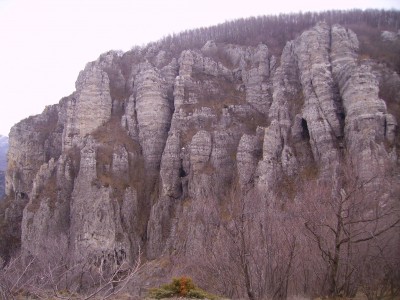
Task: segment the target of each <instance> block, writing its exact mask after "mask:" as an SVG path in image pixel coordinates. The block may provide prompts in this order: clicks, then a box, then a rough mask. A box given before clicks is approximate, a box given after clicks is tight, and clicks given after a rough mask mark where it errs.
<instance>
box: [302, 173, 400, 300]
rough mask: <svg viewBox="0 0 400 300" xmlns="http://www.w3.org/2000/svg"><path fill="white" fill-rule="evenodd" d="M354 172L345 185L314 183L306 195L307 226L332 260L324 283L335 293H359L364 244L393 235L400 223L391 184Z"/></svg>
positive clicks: (311, 235)
mask: <svg viewBox="0 0 400 300" xmlns="http://www.w3.org/2000/svg"><path fill="white" fill-rule="evenodd" d="M349 175H350V176H345V178H346V180H345V182H344V183H342V184H340V185H339V184H337V183H332V182H310V183H308V188H307V193H306V194H305V195H304V196H303V201H304V202H303V204H302V209H303V212H305V213H303V218H304V225H305V228H306V229H307V231H308V233H309V236H310V238H311V239H312V240H313V241H314V243H315V244H316V246H317V248H318V250H319V252H320V255H321V256H322V258H323V259H324V261H325V262H326V263H327V273H326V278H325V280H324V281H323V285H324V286H326V287H327V292H328V294H329V295H330V296H338V295H340V294H345V295H354V294H355V292H356V289H357V283H356V282H355V280H356V276H355V275H356V273H358V271H359V270H358V268H359V265H357V264H356V263H355V262H356V260H357V259H356V257H354V256H355V254H356V253H357V252H358V255H359V250H360V248H359V247H358V246H359V245H364V247H366V246H367V243H368V242H370V241H377V240H378V239H379V238H381V237H382V236H384V235H386V234H389V235H390V234H392V231H393V230H394V229H395V228H397V227H398V225H399V224H400V211H399V203H398V201H396V199H395V197H394V195H393V194H391V193H388V189H387V187H388V185H389V186H390V183H388V182H384V180H383V179H382V178H381V177H373V178H371V179H369V180H364V181H361V180H360V179H359V178H358V176H356V175H355V174H354V173H352V172H350V174H349ZM357 247H358V248H357ZM362 248H363V247H362ZM362 248H361V249H362Z"/></svg>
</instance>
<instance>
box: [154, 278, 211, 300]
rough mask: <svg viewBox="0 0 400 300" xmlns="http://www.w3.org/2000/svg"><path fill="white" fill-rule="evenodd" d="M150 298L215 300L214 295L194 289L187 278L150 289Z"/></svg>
mask: <svg viewBox="0 0 400 300" xmlns="http://www.w3.org/2000/svg"><path fill="white" fill-rule="evenodd" d="M149 296H150V298H155V299H163V298H171V297H186V298H194V299H217V297H216V296H215V295H212V294H209V293H207V292H205V291H204V290H202V289H200V288H198V287H196V286H195V285H194V283H193V281H192V279H191V278H189V277H185V276H182V277H179V278H173V279H172V282H171V283H169V284H164V285H162V286H161V287H159V288H153V289H150V292H149Z"/></svg>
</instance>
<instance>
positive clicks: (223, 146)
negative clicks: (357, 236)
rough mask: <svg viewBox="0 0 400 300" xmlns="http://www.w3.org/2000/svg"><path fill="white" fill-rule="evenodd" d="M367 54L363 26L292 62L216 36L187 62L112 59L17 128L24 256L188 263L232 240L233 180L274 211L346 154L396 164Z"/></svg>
mask: <svg viewBox="0 0 400 300" xmlns="http://www.w3.org/2000/svg"><path fill="white" fill-rule="evenodd" d="M357 49H358V40H357V36H356V35H355V34H354V33H353V32H352V31H351V30H348V29H346V28H344V27H342V26H339V25H335V26H332V27H331V26H328V25H327V24H325V23H320V24H318V25H316V26H315V27H313V28H311V29H309V30H307V31H305V32H304V33H303V34H301V35H300V36H299V37H298V38H296V39H295V40H293V41H289V42H288V43H287V44H286V46H285V48H284V49H283V52H282V55H281V56H280V57H279V58H276V57H274V56H272V55H270V53H269V50H268V45H265V44H261V45H258V46H255V47H250V46H241V45H233V44H217V43H215V42H213V41H209V42H207V43H206V44H205V45H204V47H202V48H201V49H198V50H193V49H192V50H185V51H183V52H181V53H180V54H179V56H178V57H174V56H173V55H172V54H171V53H169V52H168V50H167V49H156V48H154V49H153V48H151V49H147V50H148V51H147V52H145V53H144V52H143V53H140V54H138V55H137V57H135V58H134V59H130V58H129V57H130V56H129V55H132V54H129V53H127V54H125V55H122V56H121V54H119V53H115V52H110V53H107V54H105V55H102V56H101V57H100V58H99V59H98V60H97V61H95V62H92V63H89V64H88V65H87V66H86V68H85V70H84V71H82V72H81V74H80V75H79V77H78V80H77V83H76V91H75V92H74V93H73V94H72V95H70V96H69V97H66V98H64V99H63V100H62V101H60V103H59V104H58V105H54V106H51V107H48V108H46V109H45V111H44V112H43V113H42V114H41V115H38V116H35V117H31V118H29V119H26V120H23V121H21V122H20V123H19V124H17V125H15V126H14V127H13V129H12V131H11V133H10V150H9V156H8V158H9V161H8V169H7V175H6V193H7V195H8V196H9V197H15V198H16V199H17V198H18V197H19V198H20V197H21V196H23V197H25V199H27V200H26V201H27V204H26V206H25V208H24V210H23V218H22V224H21V226H22V227H21V228H22V235H21V236H22V250H23V253H25V254H28V253H40V252H41V251H51V249H54V247H55V246H54V244H57V246H58V249H60V250H59V251H61V252H63V253H65V256H66V257H68V259H69V261H70V262H71V264H72V263H73V262H76V261H82V260H86V259H89V258H90V261H91V262H93V263H94V264H101V265H103V264H105V263H107V264H108V265H110V266H112V267H117V266H118V265H120V264H121V263H122V262H123V261H125V260H128V261H132V260H134V259H135V257H136V255H137V253H138V249H139V247H140V248H141V249H142V250H143V251H144V253H145V255H146V256H147V258H149V259H157V258H160V257H164V256H168V257H180V258H181V259H182V261H181V264H180V266H181V267H182V266H189V265H190V264H191V261H190V258H191V257H196V255H201V253H203V252H204V251H206V249H211V248H212V247H214V246H215V244H213V241H216V240H218V239H219V238H220V237H221V234H222V233H221V231H220V228H219V227H218V226H219V225H218V224H219V222H220V220H221V218H222V219H223V218H226V209H227V206H229V205H228V204H227V203H228V202H229V199H230V196H229V191H230V190H232V189H233V188H238V189H239V188H240V189H243V190H246V191H252V190H253V191H257V192H258V193H261V194H264V195H265V197H264V198H262V199H264V200H260V199H261V198H260V199H258V200H257V199H255V200H254V202H257V201H259V202H257V203H254V206H255V207H258V208H259V209H261V208H262V207H263V206H264V205H267V204H268V203H266V202H265V199H269V200H267V201H284V200H285V199H286V198H293V195H289V193H288V192H287V191H284V192H283V193H282V186H281V184H282V182H286V181H288V180H291V179H296V178H300V177H302V176H314V177H318V178H320V179H321V180H323V179H327V178H332V177H333V176H337V175H336V174H338V172H337V171H338V170H339V169H340V168H341V166H342V165H343V162H344V161H345V160H347V159H351V161H352V163H353V165H354V168H355V170H356V172H357V174H358V175H359V176H360V177H361V178H364V179H368V178H371V177H373V176H377V175H379V174H383V173H384V172H385V168H386V167H387V165H390V164H392V165H395V166H397V159H398V158H397V156H396V153H397V152H396V141H397V139H398V137H397V136H396V130H397V121H398V120H396V118H395V117H394V115H391V114H389V113H388V111H387V108H386V104H385V102H384V101H383V100H382V99H380V98H379V84H380V80H381V79H382V78H383V76H386V75H385V74H386V73H385V72H387V70H386V69H384V68H383V69H382V70H380V71H379V70H378V69H376V68H375V69H373V68H372V67H371V65H370V64H369V63H368V62H367V61H365V62H364V61H362V60H359V58H358V55H357ZM390 76H392V77H393V78H394V79H393V80H397V79H398V75H397V74H392V75H390ZM396 76H397V77H396ZM396 78H397V79H396ZM294 197H295V195H294ZM271 199H273V200H271ZM260 220H261V219H260ZM260 222H261V221H260ZM50 241H53V242H50ZM219 242H220V241H219Z"/></svg>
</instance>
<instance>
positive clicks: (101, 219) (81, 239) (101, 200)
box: [70, 138, 131, 265]
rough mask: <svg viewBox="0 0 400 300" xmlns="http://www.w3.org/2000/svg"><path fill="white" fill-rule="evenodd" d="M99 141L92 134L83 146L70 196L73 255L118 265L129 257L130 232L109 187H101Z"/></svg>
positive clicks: (79, 260)
mask: <svg viewBox="0 0 400 300" xmlns="http://www.w3.org/2000/svg"><path fill="white" fill-rule="evenodd" d="M96 178H97V174H96V145H95V144H94V141H93V140H91V139H90V138H89V139H87V140H86V144H85V146H84V148H83V149H82V150H81V160H80V168H79V174H78V176H77V178H76V180H75V184H74V190H73V192H72V196H71V228H70V233H71V234H70V245H71V250H72V256H71V257H72V258H73V259H74V260H75V261H77V262H81V261H82V260H85V259H88V258H89V259H90V260H99V261H100V263H101V264H105V263H107V264H111V265H119V264H121V263H122V261H124V260H126V259H127V258H130V257H129V256H130V254H131V249H130V244H129V238H128V233H127V232H124V230H123V227H122V216H121V207H120V203H119V202H118V201H115V199H113V197H112V196H111V195H112V191H111V188H110V187H104V186H101V187H98V186H96V185H95V184H94V183H93V181H94V180H95V179H96Z"/></svg>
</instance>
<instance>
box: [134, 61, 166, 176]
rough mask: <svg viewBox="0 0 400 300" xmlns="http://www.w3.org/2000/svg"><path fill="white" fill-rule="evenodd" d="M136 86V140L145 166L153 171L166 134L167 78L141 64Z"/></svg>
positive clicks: (159, 156) (158, 162) (156, 165)
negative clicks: (137, 137)
mask: <svg viewBox="0 0 400 300" xmlns="http://www.w3.org/2000/svg"><path fill="white" fill-rule="evenodd" d="M135 86H136V114H137V122H138V129H139V141H140V144H141V146H142V151H143V156H144V158H145V162H146V166H147V167H148V168H149V169H150V170H152V171H155V170H157V169H158V168H159V166H160V160H161V155H162V152H163V150H164V146H165V142H166V140H167V137H168V130H169V126H170V122H171V116H172V103H170V101H169V99H168V97H167V89H168V87H167V84H166V81H165V79H164V78H162V76H161V74H160V72H159V71H158V70H157V69H156V68H154V67H151V66H149V65H144V67H143V70H142V72H141V73H139V75H138V76H137V77H136V84H135Z"/></svg>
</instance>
